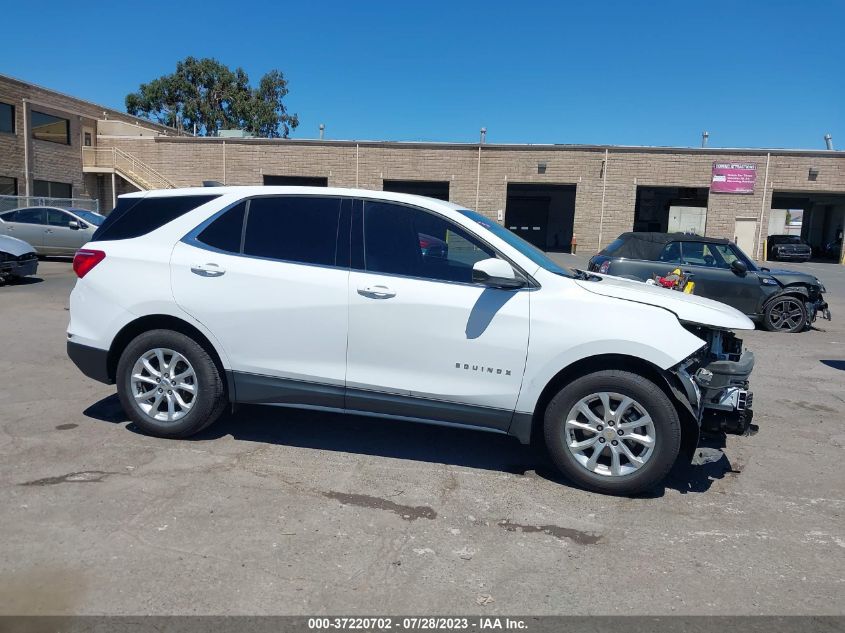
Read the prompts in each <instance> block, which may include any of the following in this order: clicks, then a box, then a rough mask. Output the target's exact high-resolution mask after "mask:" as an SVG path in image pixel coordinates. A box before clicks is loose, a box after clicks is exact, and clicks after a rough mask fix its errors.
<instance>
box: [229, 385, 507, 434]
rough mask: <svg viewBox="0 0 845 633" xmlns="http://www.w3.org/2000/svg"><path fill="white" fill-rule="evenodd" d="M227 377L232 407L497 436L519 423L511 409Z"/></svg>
mask: <svg viewBox="0 0 845 633" xmlns="http://www.w3.org/2000/svg"><path fill="white" fill-rule="evenodd" d="M226 374H227V381H228V382H229V384H230V385H231V386H233V387H234V389H231V390H230V391H231V392H232V393H233V394H234V398H233V402H237V403H242V404H270V405H276V406H285V407H295V408H303V409H317V410H324V411H338V412H347V413H352V414H360V415H370V416H375V417H381V418H396V419H402V420H409V421H412V422H423V423H430V424H441V425H446V426H455V427H460V428H473V429H480V430H488V431H494V432H498V433H508V432H509V429H511V422H512V420H513V417H514V414H513V411H510V410H507V409H496V408H492V407H483V406H477V405H468V404H460V403H456V402H447V401H444V400H433V399H430V398H421V397H418V396H410V395H407V396H406V395H399V394H393V393H383V392H379V391H369V390H365V389H347V388H344V387H342V386H340V385H327V384H323V383H315V382H308V381H304V380H296V379H292V378H279V377H276V376H263V375H259V374H250V373H245V372H232V371H227V372H226ZM522 435H523V433H519V434H518V437H519V439H520V441H523V437H522Z"/></svg>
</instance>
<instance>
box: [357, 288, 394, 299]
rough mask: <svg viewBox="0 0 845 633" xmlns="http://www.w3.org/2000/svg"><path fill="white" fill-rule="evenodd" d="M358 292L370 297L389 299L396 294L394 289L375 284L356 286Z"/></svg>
mask: <svg viewBox="0 0 845 633" xmlns="http://www.w3.org/2000/svg"><path fill="white" fill-rule="evenodd" d="M358 294H359V295H362V296H364V297H370V298H371V299H390V298H391V297H395V296H396V291H395V290H391V289H390V288H388V287H387V286H382V285H375V286H367V287H366V288H358Z"/></svg>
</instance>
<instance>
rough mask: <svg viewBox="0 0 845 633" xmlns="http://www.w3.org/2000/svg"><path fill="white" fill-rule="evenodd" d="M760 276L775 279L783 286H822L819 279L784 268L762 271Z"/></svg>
mask: <svg viewBox="0 0 845 633" xmlns="http://www.w3.org/2000/svg"><path fill="white" fill-rule="evenodd" d="M759 274H760V275H763V276H769V277H774V278H775V279H777V280H778V282H780V284H781V285H783V286H789V285H791V284H808V285H811V286H818V285H821V282H820V281H819V280H818V278H816V277H814V276H813V275H808V274H807V273H800V272H798V271H795V270H785V269H783V268H770V269H769V270H768V271H766V270H760V272H759Z"/></svg>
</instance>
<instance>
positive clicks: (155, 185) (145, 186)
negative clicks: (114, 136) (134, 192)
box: [82, 147, 176, 191]
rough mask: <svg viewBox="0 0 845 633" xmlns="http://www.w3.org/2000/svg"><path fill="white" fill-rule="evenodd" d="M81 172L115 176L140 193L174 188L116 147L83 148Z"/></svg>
mask: <svg viewBox="0 0 845 633" xmlns="http://www.w3.org/2000/svg"><path fill="white" fill-rule="evenodd" d="M82 171H83V172H86V173H95V174H116V175H118V176H120V177H121V178H123V179H124V180H125V181H127V182H129V183H131V184H133V185H134V186H136V187H138V189H141V190H142V191H149V190H150V189H173V188H175V187H176V185H175V184H173V182H171V181H170V180H168V179H167V178H165V177H164V176H162V175H161V174H160V173H158V172H157V171H156V170H155V169H153V168H152V167H150V166H149V165H147V164H146V163H144V162H143V161H141V160H140V159H138V158H136V157H135V156H133V155H132V154H130V153H129V152H125V151H123V150H122V149H120V148H118V147H83V148H82Z"/></svg>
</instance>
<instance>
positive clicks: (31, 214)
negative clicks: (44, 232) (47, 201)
mask: <svg viewBox="0 0 845 633" xmlns="http://www.w3.org/2000/svg"><path fill="white" fill-rule="evenodd" d="M15 222H20V223H22V224H47V214H46V213H45V209H21V210H20V211H18V212H17V213H16V214H15Z"/></svg>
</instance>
